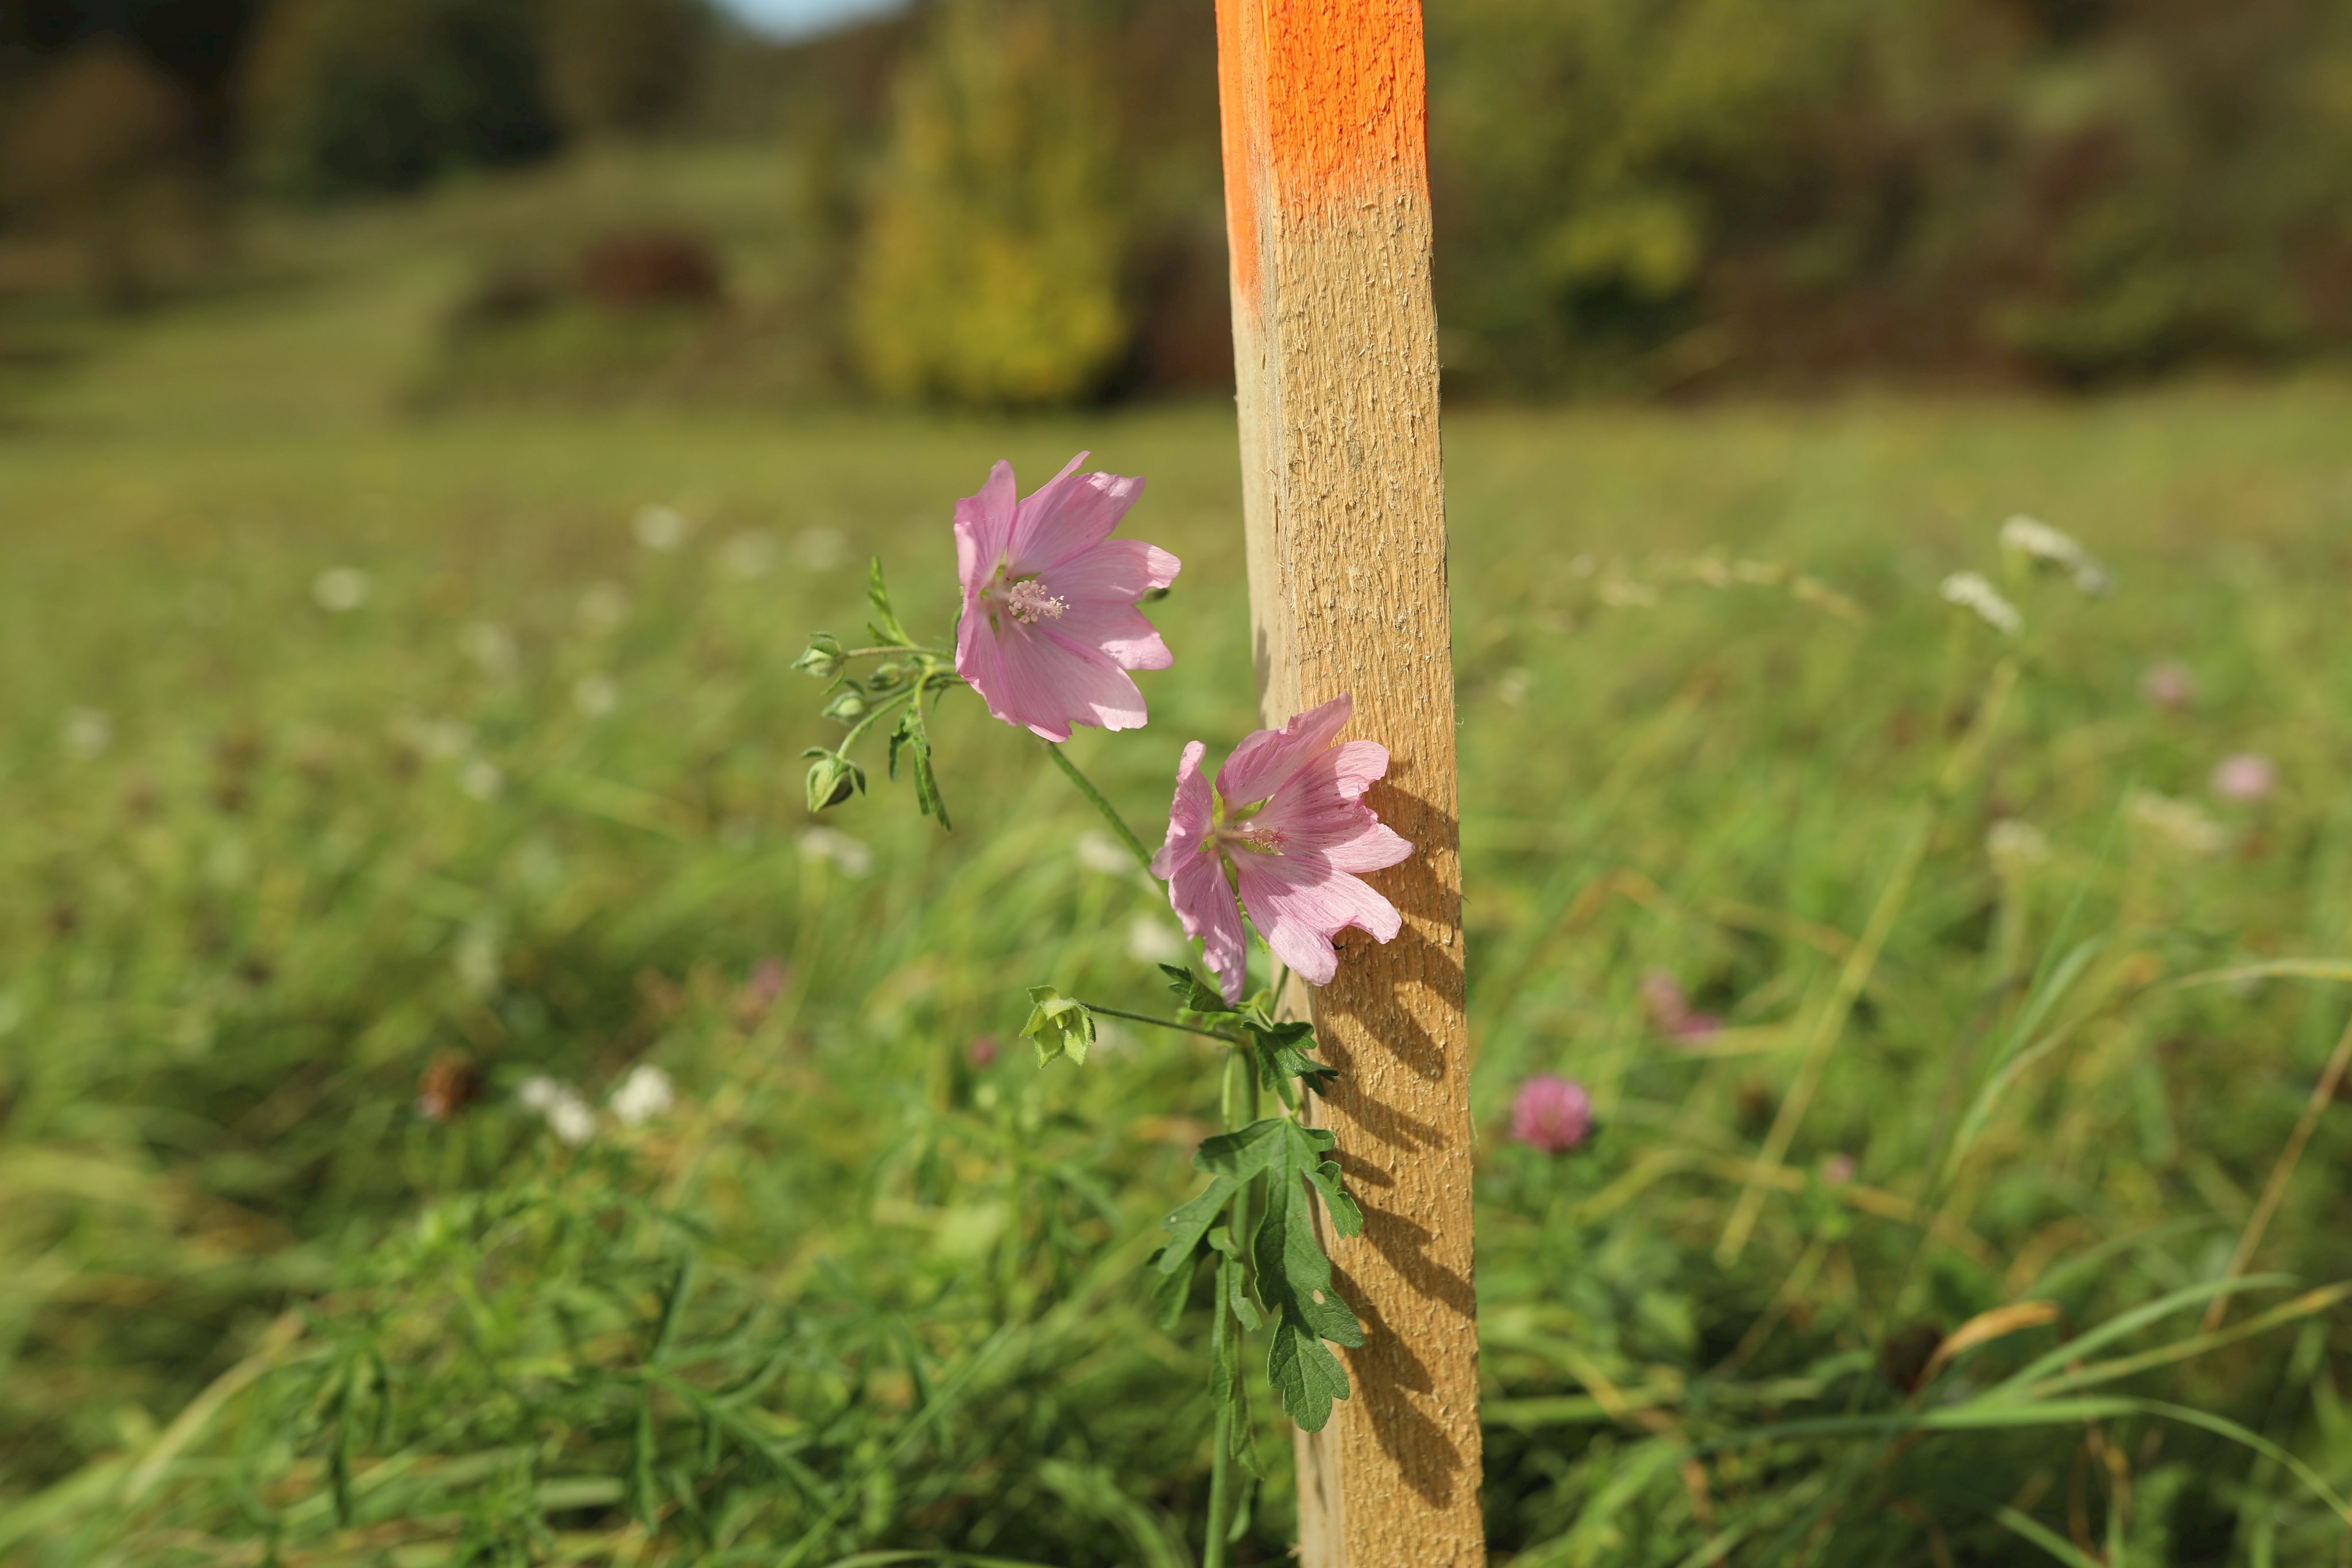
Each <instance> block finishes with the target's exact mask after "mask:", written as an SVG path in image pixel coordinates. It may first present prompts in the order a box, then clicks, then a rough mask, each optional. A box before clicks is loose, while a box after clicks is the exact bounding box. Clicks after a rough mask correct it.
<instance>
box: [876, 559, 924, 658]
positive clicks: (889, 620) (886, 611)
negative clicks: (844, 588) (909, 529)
mask: <svg viewBox="0 0 2352 1568" xmlns="http://www.w3.org/2000/svg"><path fill="white" fill-rule="evenodd" d="M866 603H868V604H870V605H872V606H873V607H874V619H873V620H872V621H870V622H866V630H867V631H869V632H873V633H874V640H875V641H876V642H877V643H887V644H888V645H889V646H891V647H893V648H911V647H913V646H914V645H915V640H914V639H913V638H912V637H909V636H908V635H907V629H906V628H905V627H904V626H901V625H900V624H898V612H897V611H895V610H893V609H891V608H890V590H889V588H888V586H887V584H885V583H884V582H883V580H882V558H881V557H880V556H878V555H877V556H876V557H875V558H874V559H873V561H872V563H871V564H870V565H868V566H867V567H866Z"/></svg>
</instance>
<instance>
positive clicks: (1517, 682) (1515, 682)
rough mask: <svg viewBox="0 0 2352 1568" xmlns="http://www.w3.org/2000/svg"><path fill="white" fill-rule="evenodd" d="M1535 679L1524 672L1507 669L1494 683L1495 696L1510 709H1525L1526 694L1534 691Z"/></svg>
mask: <svg viewBox="0 0 2352 1568" xmlns="http://www.w3.org/2000/svg"><path fill="white" fill-rule="evenodd" d="M1535 684H1536V678H1535V676H1534V675H1533V674H1530V673H1529V672H1528V671H1526V670H1521V669H1509V670H1505V671H1504V672H1503V678H1502V679H1501V680H1499V681H1496V683H1495V695H1496V696H1498V697H1500V698H1501V699H1502V700H1503V702H1504V704H1505V705H1506V706H1510V707H1525V706H1527V703H1528V693H1529V692H1530V691H1532V690H1534V689H1535Z"/></svg>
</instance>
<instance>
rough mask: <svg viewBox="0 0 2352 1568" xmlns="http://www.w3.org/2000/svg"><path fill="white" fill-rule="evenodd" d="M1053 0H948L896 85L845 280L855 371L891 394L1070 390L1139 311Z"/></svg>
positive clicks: (1082, 61)
mask: <svg viewBox="0 0 2352 1568" xmlns="http://www.w3.org/2000/svg"><path fill="white" fill-rule="evenodd" d="M1065 29H1066V23H1061V22H1059V21H1058V19H1057V18H1056V17H1055V16H1054V14H1053V13H1052V12H1051V11H1050V10H1049V9H1047V8H1046V7H1045V6H1043V5H1034V4H1023V3H1020V0H951V3H950V4H949V5H945V6H943V7H942V8H941V10H940V14H939V16H938V17H937V19H936V21H935V22H934V24H933V26H932V27H931V29H930V33H929V37H928V38H927V39H926V40H925V42H924V46H923V47H922V48H921V49H920V51H919V53H918V54H917V55H916V57H914V59H913V60H912V61H910V62H909V64H908V68H907V69H906V71H905V73H904V75H903V76H902V78H901V79H900V81H899V84H898V103H897V110H896V114H895V117H894V119H895V123H894V125H893V128H892V132H891V143H890V151H889V155H888V163H887V170H886V172H885V174H884V177H883V178H882V180H881V181H880V182H879V183H878V186H877V195H876V198H875V201H874V204H873V208H872V211H871V213H870V214H869V215H868V219H867V225H866V233H865V235H864V238H863V242H862V246H861V255H860V258H859V264H858V267H857V270H856V275H855V278H854V281H853V283H852V296H851V308H852V309H853V311H854V312H855V320H856V350H857V358H858V363H859V367H860V369H861V370H862V371H864V373H865V375H866V378H867V380H869V381H870V382H872V383H873V384H874V386H875V387H876V388H877V389H878V390H880V391H882V392H887V393H889V394H891V395H894V396H898V397H905V398H929V399H933V400H937V401H941V402H957V403H964V404H971V405H977V406H982V407H991V406H1020V405H1024V404H1039V403H1058V402H1071V401H1072V400H1074V399H1076V398H1079V397H1083V396H1084V395H1086V394H1087V393H1088V392H1093V391H1095V390H1096V389H1097V387H1099V386H1100V384H1101V383H1102V381H1103V379H1104V377H1105V375H1106V373H1107V372H1108V370H1109V369H1110V367H1111V365H1112V363H1113V362H1114V361H1116V360H1117V359H1118V355H1119V354H1120V352H1121V350H1123V349H1124V348H1125V346H1126V343H1127V339H1128V334H1129V331H1130V330H1131V325H1130V322H1129V319H1128V316H1127V313H1126V311H1125V310H1124V308H1122V307H1123V301H1122V300H1121V298H1120V297H1119V271H1120V267H1119V263H1120V254H1121V247H1122V242H1123V240H1124V237H1125V236H1124V235H1123V234H1122V233H1121V225H1120V222H1119V213H1118V207H1117V205H1116V202H1115V197H1114V195H1113V192H1114V190H1115V181H1116V177H1117V170H1116V168H1115V167H1114V166H1113V164H1112V162H1111V160H1110V159H1109V157H1108V152H1110V149H1111V139H1110V137H1109V135H1108V130H1109V122H1108V114H1107V112H1106V110H1105V109H1104V106H1103V104H1102V101H1101V98H1100V94H1099V93H1098V91H1097V89H1096V87H1095V84H1094V82H1093V81H1092V79H1091V72H1090V71H1089V69H1088V66H1089V65H1090V63H1091V61H1090V57H1089V55H1088V54H1087V52H1086V50H1085V49H1084V48H1083V47H1079V46H1077V45H1076V40H1073V39H1071V38H1069V37H1066V36H1064V35H1065Z"/></svg>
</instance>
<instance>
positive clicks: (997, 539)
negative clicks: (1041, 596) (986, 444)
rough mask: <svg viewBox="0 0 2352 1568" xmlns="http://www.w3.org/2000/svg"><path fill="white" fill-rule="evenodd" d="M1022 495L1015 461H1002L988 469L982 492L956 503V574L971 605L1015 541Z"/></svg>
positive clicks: (968, 603)
mask: <svg viewBox="0 0 2352 1568" xmlns="http://www.w3.org/2000/svg"><path fill="white" fill-rule="evenodd" d="M1019 498H1020V491H1019V488H1018V487H1017V486H1015V485H1014V483H1013V465H1012V464H1010V463H1003V462H1000V463H998V464H997V465H996V466H995V467H993V468H992V469H990V470H989V471H988V483H986V484H985V485H982V486H981V487H980V493H979V494H978V495H975V496H966V497H963V498H962V499H961V500H960V501H958V502H957V503H956V508H955V537H956V576H957V578H958V579H959V580H961V582H962V583H963V591H964V603H965V606H966V607H967V609H968V608H969V607H970V605H971V600H972V596H973V595H975V594H977V593H978V592H979V591H980V590H981V588H982V585H983V584H984V583H985V582H986V581H987V580H988V576H989V574H990V573H991V572H992V571H994V570H996V563H997V562H998V561H999V560H1001V559H1003V557H1004V552H1005V550H1006V549H1007V548H1008V547H1009V546H1010V545H1011V544H1012V542H1013V514H1014V509H1015V508H1016V507H1018V506H1019V504H1020V499H1019Z"/></svg>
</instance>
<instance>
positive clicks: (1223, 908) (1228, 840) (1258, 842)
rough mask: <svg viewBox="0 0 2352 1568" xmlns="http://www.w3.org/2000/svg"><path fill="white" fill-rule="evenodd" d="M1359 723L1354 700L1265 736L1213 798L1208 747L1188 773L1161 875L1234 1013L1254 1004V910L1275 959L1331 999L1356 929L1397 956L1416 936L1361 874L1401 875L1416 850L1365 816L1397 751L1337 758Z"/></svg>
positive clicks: (1372, 749) (1375, 749)
mask: <svg viewBox="0 0 2352 1568" xmlns="http://www.w3.org/2000/svg"><path fill="white" fill-rule="evenodd" d="M1354 710H1355V699H1354V698H1353V697H1351V696H1348V695H1339V696H1336V697H1334V698H1332V699H1331V700H1330V701H1329V702H1328V703H1325V704H1324V705H1323V706H1321V707H1318V708H1316V709H1315V710H1313V711H1312V712H1310V713H1303V714H1300V715H1299V716H1297V717H1296V718H1294V719H1292V720H1291V721H1290V722H1289V723H1288V724H1286V725H1284V726H1283V727H1281V728H1280V729H1261V730H1259V731H1258V732H1257V733H1255V735H1252V736H1251V737H1249V738H1248V739H1246V740H1244V741H1243V742H1242V743H1241V744H1240V745H1239V746H1237V747H1234V754H1233V755H1232V756H1231V757H1228V758H1225V765H1224V766H1223V768H1219V769H1218V770H1217V786H1216V789H1215V791H1214V793H1213V794H1212V792H1211V790H1210V789H1209V780H1208V779H1207V777H1206V776H1205V775H1203V774H1202V771H1201V762H1202V758H1204V757H1206V756H1207V755H1208V747H1204V746H1202V744H1201V743H1200V742H1199V741H1197V740H1196V741H1194V742H1192V744H1191V745H1189V746H1187V747H1185V748H1184V757H1183V760H1182V761H1181V762H1180V763H1179V764H1178V765H1177V768H1176V800H1175V804H1174V805H1173V806H1172V807H1171V808H1170V810H1169V813H1168V839H1167V841H1166V842H1165V843H1163V844H1162V845H1161V846H1160V852H1159V853H1158V854H1156V855H1154V856H1152V858H1151V873H1152V874H1153V875H1154V876H1157V877H1160V878H1162V879H1164V880H1165V881H1166V882H1167V883H1168V902H1169V904H1171V905H1172V906H1173V907H1174V908H1175V911H1176V916H1177V918H1178V919H1180V920H1181V921H1182V922H1183V923H1184V935H1185V936H1197V937H1200V938H1201V941H1202V948H1203V949H1204V951H1203V955H1202V956H1204V957H1206V958H1207V960H1208V964H1209V968H1210V970H1211V971H1212V972H1213V973H1214V974H1215V975H1216V977H1217V984H1218V988H1219V989H1220V990H1222V991H1223V993H1224V996H1225V1000H1226V1001H1228V1002H1238V1001H1240V1000H1241V998H1242V976H1243V972H1244V967H1245V960H1246V959H1247V957H1248V947H1247V944H1246V939H1245V938H1244V936H1243V933H1242V912H1241V905H1246V906H1247V907H1248V909H1249V915H1250V918H1251V919H1252V920H1254V921H1255V922H1256V923H1257V929H1258V934H1259V935H1260V936H1264V937H1265V945H1266V946H1268V947H1271V948H1273V949H1274V956H1276V957H1277V958H1279V959H1281V960H1282V961H1283V962H1284V963H1286V964H1287V965H1289V966H1290V967H1291V968H1292V969H1294V970H1296V971H1297V973H1298V974H1299V975H1300V976H1301V977H1304V978H1305V979H1306V980H1307V982H1308V983H1309V984H1312V985H1318V986H1328V985H1329V984H1330V983H1331V977H1332V976H1333V975H1335V974H1337V973H1338V972H1339V953H1338V951H1337V950H1336V949H1335V948H1333V946H1331V938H1332V937H1333V936H1337V935H1338V934H1339V932H1341V931H1343V930H1345V929H1347V928H1348V927H1349V926H1350V925H1352V926H1355V927H1356V928H1357V929H1358V930H1360V931H1367V932H1370V934H1371V936H1372V938H1373V940H1375V941H1379V942H1386V941H1387V940H1389V939H1390V938H1391V937H1392V936H1395V935H1396V934H1397V932H1398V930H1399V929H1400V927H1401V925H1402V921H1401V920H1400V918H1399V916H1398V915H1397V912H1396V905H1394V904H1391V903H1390V902H1389V901H1388V900H1387V899H1385V898H1382V897H1381V895H1380V894H1377V893H1374V892H1373V891H1372V890H1371V888H1370V886H1369V885H1367V884H1366V883H1363V882H1361V881H1359V880H1358V878H1357V876H1356V874H1355V873H1359V872H1368V871H1378V870H1380V869H1381V867H1382V866H1391V865H1394V864H1396V863H1397V862H1399V861H1401V860H1403V859H1404V858H1405V857H1406V856H1408V855H1410V854H1412V845H1411V844H1409V843H1407V842H1405V841H1404V840H1402V839H1401V838H1399V837H1398V836H1397V835H1396V834H1395V833H1394V832H1393V831H1391V830H1390V829H1388V828H1385V827H1382V826H1381V820H1380V819H1379V818H1378V817H1376V816H1374V815H1372V810H1371V808H1370V807H1369V806H1367V805H1365V804H1364V803H1363V800H1362V796H1363V793H1364V790H1365V789H1367V788H1369V787H1370V785H1371V783H1372V781H1373V780H1374V779H1379V778H1380V777H1381V775H1382V774H1384V773H1386V772H1387V771H1388V770H1389V754H1388V748H1387V747H1384V746H1381V745H1378V744H1376V743H1374V742H1372V741H1369V740H1351V741H1349V742H1348V743H1347V744H1346V745H1344V746H1334V745H1332V744H1331V737H1333V736H1335V735H1337V734H1339V727H1340V726H1342V725H1344V724H1346V723H1347V722H1348V716H1349V714H1350V713H1352V712H1353V711H1354ZM1236 894H1238V895H1239V900H1240V902H1239V904H1236V903H1235V895H1236Z"/></svg>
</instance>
